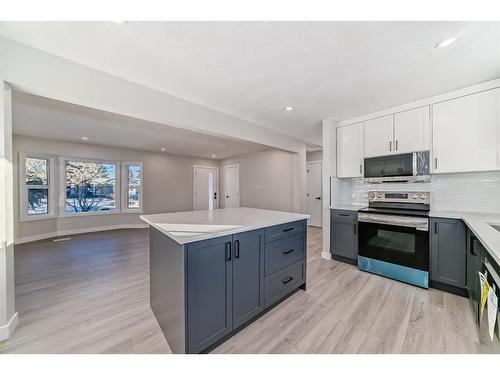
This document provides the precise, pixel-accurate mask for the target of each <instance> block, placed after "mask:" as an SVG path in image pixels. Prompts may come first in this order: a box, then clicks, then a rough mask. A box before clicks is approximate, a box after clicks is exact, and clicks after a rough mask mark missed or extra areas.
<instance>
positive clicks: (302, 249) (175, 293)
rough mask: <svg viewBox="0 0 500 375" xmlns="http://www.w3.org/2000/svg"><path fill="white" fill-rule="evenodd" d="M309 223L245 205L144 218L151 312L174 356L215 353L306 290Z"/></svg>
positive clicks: (301, 217) (295, 216) (297, 216)
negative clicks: (219, 347) (232, 337)
mask: <svg viewBox="0 0 500 375" xmlns="http://www.w3.org/2000/svg"><path fill="white" fill-rule="evenodd" d="M308 218H309V215H303V214H296V213H290V212H281V211H271V210H260V209H256V208H247V207H238V208H225V209H216V210H204V211H186V212H176V213H170V214H158V215H143V216H141V219H142V220H144V221H145V222H146V223H148V224H150V226H151V229H150V231H149V267H150V270H149V275H150V277H149V282H150V287H149V290H150V304H151V309H152V310H153V313H154V314H155V317H156V319H157V321H158V324H159V325H160V328H161V329H162V331H163V334H164V335H165V337H166V339H167V341H168V344H169V346H170V348H171V349H172V352H173V353H203V352H207V351H210V350H212V349H213V348H214V347H215V346H217V345H218V344H220V343H221V342H222V341H224V340H226V339H227V338H228V337H230V336H231V335H232V334H234V333H235V332H236V331H238V330H239V329H241V328H243V327H244V326H245V325H246V324H249V323H250V322H251V321H253V320H255V319H258V318H259V316H261V315H263V314H265V313H266V312H267V311H269V310H270V309H272V308H273V307H274V306H276V305H277V304H278V303H280V302H281V301H283V300H285V299H286V298H288V297H289V296H290V295H291V294H292V293H295V292H297V291H299V290H300V289H302V290H305V289H306V273H307V272H306V264H307V221H306V219H308Z"/></svg>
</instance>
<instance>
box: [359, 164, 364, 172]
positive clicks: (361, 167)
mask: <svg viewBox="0 0 500 375" xmlns="http://www.w3.org/2000/svg"><path fill="white" fill-rule="evenodd" d="M359 173H361V174H363V166H362V165H361V164H360V165H359Z"/></svg>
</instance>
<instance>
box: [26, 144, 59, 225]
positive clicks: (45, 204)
mask: <svg viewBox="0 0 500 375" xmlns="http://www.w3.org/2000/svg"><path fill="white" fill-rule="evenodd" d="M19 156H20V157H19V167H20V181H19V183H20V198H21V199H20V206H21V210H20V220H21V221H29V220H39V219H48V218H52V217H54V216H55V215H54V213H55V209H54V192H53V190H54V189H53V180H54V173H53V171H54V158H53V157H50V156H45V155H35V154H25V153H20V154H19Z"/></svg>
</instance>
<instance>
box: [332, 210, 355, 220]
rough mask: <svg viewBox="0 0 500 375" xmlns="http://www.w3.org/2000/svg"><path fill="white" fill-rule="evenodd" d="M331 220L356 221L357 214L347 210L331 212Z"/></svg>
mask: <svg viewBox="0 0 500 375" xmlns="http://www.w3.org/2000/svg"><path fill="white" fill-rule="evenodd" d="M332 218H333V219H335V220H347V221H353V222H354V221H357V219H358V213H357V212H355V211H347V210H345V211H344V210H332Z"/></svg>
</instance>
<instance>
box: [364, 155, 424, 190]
mask: <svg viewBox="0 0 500 375" xmlns="http://www.w3.org/2000/svg"><path fill="white" fill-rule="evenodd" d="M429 163H430V155H429V151H422V152H412V153H408V154H397V155H388V156H378V157H374V158H366V159H365V160H364V164H365V168H364V178H365V181H367V182H370V183H384V182H429V181H430V180H431V176H430V164H429Z"/></svg>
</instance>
